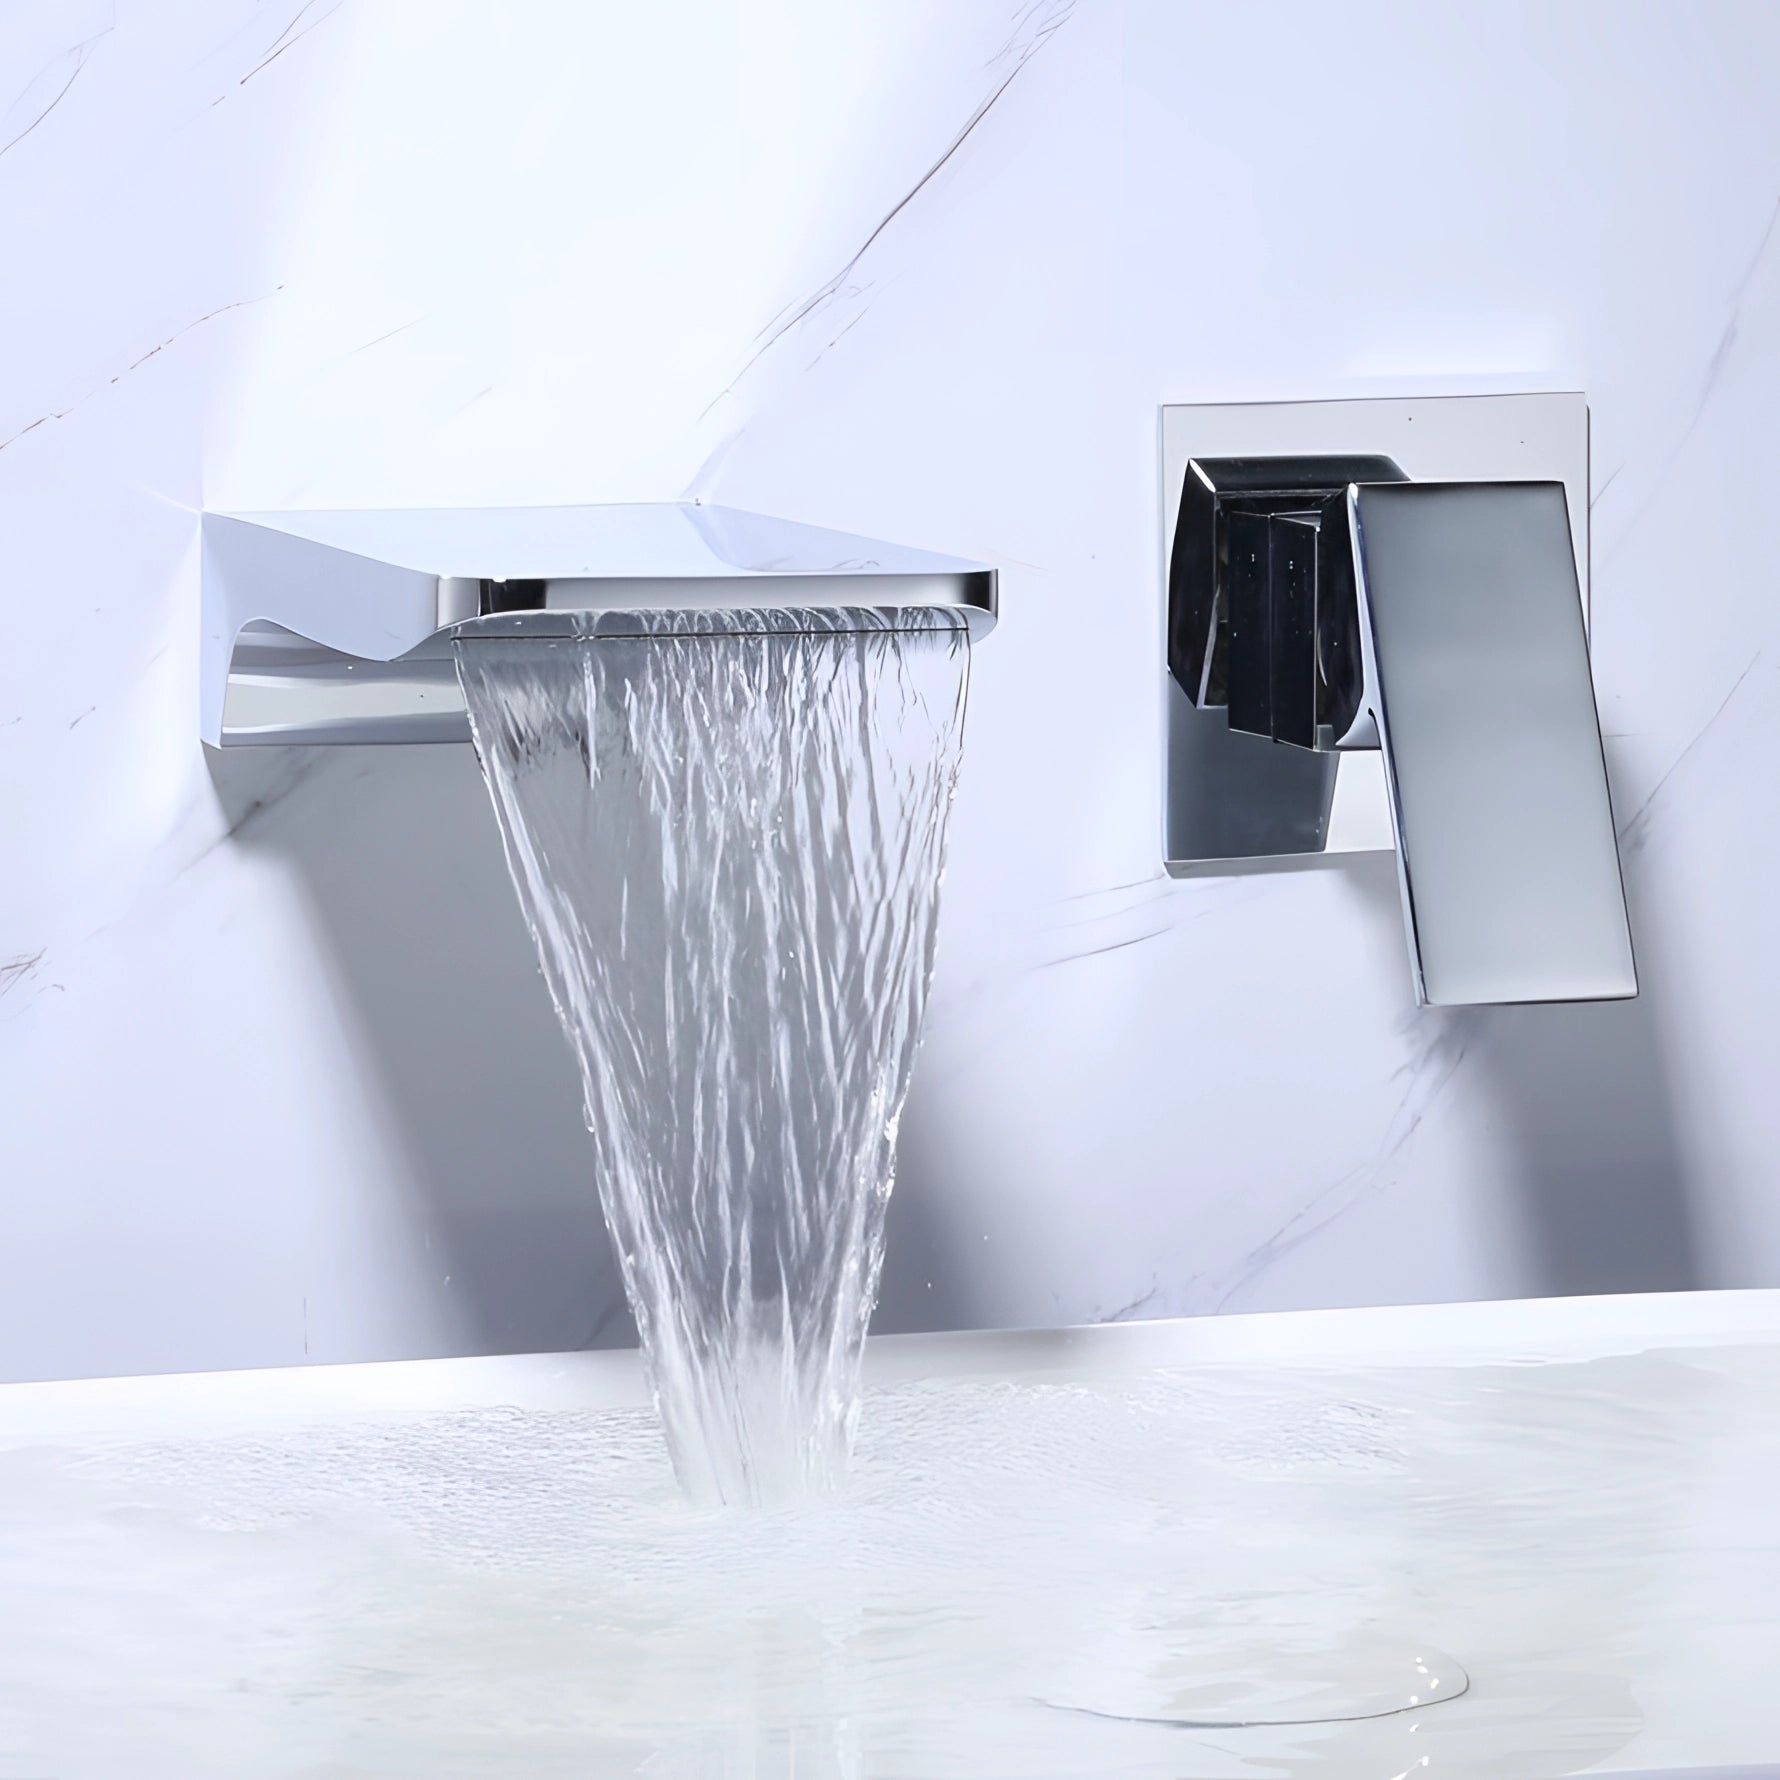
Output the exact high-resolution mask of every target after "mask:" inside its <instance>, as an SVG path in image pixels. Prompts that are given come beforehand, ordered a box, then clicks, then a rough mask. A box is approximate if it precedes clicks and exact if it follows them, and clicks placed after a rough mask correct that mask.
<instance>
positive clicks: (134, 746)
mask: <svg viewBox="0 0 1780 1780" xmlns="http://www.w3.org/2000/svg"><path fill="white" fill-rule="evenodd" d="M1777 84H1780V9H1775V8H1773V7H1771V6H1769V5H1767V4H1765V0H1743V3H1737V0H1717V3H1705V4H1697V5H1693V6H1688V7H1682V6H1678V5H1673V4H1668V3H1656V0H1569V3H1567V4H1565V5H1563V6H1552V5H1550V4H1548V3H1546V0H1518V3H1516V0H1466V3H1464V4H1455V5H1447V6H1439V7H1430V6H1426V5H1423V4H1420V0H1358V3H1355V4H1351V5H1347V6H1343V7H1340V8H1333V7H1327V6H1323V5H1321V4H1316V3H1314V0H1302V3H1300V0H1275V3H1272V4H1267V5H1248V6H1236V5H1228V4H1223V3H1219V0H1019V3H1018V4H1015V3H1014V0H999V3H997V4H988V3H986V0H859V3H858V4H853V5H849V6H846V7H836V6H833V5H832V4H829V3H828V0H664V3H662V4H659V5H654V6H635V5H620V4H603V3H602V4H588V3H583V0H515V3H514V4H511V5H506V4H503V5H495V4H490V3H487V0H483V3H482V4H476V3H473V0H260V3H256V0H191V3H190V4H186V5H182V6H179V7H168V6H164V5H160V4H157V3H155V0H115V3H113V0H18V4H15V5H13V6H11V7H8V8H7V9H5V11H4V13H3V14H0V108H3V109H0V240H3V241H4V243H5V248H4V263H3V265H0V328H3V330H4V338H5V339H6V340H7V341H8V343H9V350H8V352H7V354H6V373H5V375H4V377H0V579H3V583H4V611H5V621H6V625H7V631H8V635H7V638H6V647H5V648H4V650H0V836H3V837H4V846H5V860H6V867H5V870H4V871H3V872H0V1377H3V1378H26V1377H43V1376H57V1375H70V1374H80V1373H97V1372H130V1371H148V1370H160V1369H179V1368H201V1367H214V1366H242V1365H269V1364H284V1363H294V1362H300V1361H302V1360H304V1359H305V1358H308V1359H310V1360H318V1361H319V1360H346V1359H362V1358H387V1357H399V1356H409V1355H426V1354H453V1353H466V1352H480V1351H493V1350H509V1349H511V1350H517V1349H529V1348H546V1349H548V1348H562V1347H575V1346H580V1345H583V1344H586V1343H609V1342H613V1341H621V1340H623V1339H625V1338H626V1336H627V1333H628V1331H627V1325H626V1317H625V1313H624V1309H623V1305H622V1295H621V1293H620V1292H619V1290H618V1287H617V1284H616V1281H615V1278H614V1275H613V1270H612V1265H611V1257H610V1253H609V1250H608V1248H607V1245H606V1242H605V1239H604V1236H603V1233H602V1231H601V1229H600V1225H599V1221H598V1216H597V1211H596V1208H595V1202H594V1197H593V1190H592V1185H591V1182H590V1180H589V1178H588V1166H587V1161H586V1156H585V1150H584V1144H585V1139H584V1136H583V1133H582V1132H581V1130H580V1125H579V1110H578V1105H577V1093H576V1087H575V1083H574V1080H573V1076H572V1071H571V1068H570V1066H569V1063H568V1060H567V1057H566V1054H565V1052H564V1051H563V1049H562V1046H561V1044H560V1041H559V1039H558V1037H557V1035H556V1033H555V1030H554V1028H553V1024H552V1017H551V1014H550V1010H549V1007H548V1005H547V1002H546V999H545V995H544V991H543V988H542V985H541V982H540V980H539V978H538V976H537V972H536V969H535V965H534V962H533V960H532V958H531V955H530V952H529V942H528V940H527V938H526V935H525V934H524V932H523V930H522V928H521V925H520V921H519V917H518V914H517V910H516V907H515V905H514V903H513V899H512V895H511V891H510V889H509V888H508V886H507V884H506V882H505V877H504V869H503V866H502V862H501V859H500V854H499V847H498V844H497V840H496V836H495V831H494V826H493V821H492V817H491V815H490V813H489V811H488V809H487V807H486V801H485V797H484V794H483V792H482V789H481V786H480V783H479V780H478V777H477V774H476V769H475V763H474V761H473V759H472V758H471V757H470V755H469V752H468V751H467V750H465V749H454V748H433V749H426V748H414V749H390V750H355V749H337V750H315V751H300V750H297V751H280V750H236V751H232V752H230V753H229V754H227V755H213V754H206V752H205V751H204V750H203V749H202V748H201V747H200V745H199V743H198V741H197V739H196V737H197V730H196V722H197V718H196V697H197V694H196V669H197V623H196V586H195V569H196V559H195V540H196V514H197V512H198V510H199V509H200V508H201V507H202V506H204V505H205V504H209V505H211V506H216V507H223V508H228V507H247V506H264V507H276V506H325V505H358V506H373V505H394V504H434V503H452V502H464V503H470V502H486V503H499V502H508V501H582V500H610V499H654V498H677V497H681V496H686V495H696V496H702V497H705V498H709V499H714V500H721V501H724V502H727V503H729V504H732V505H736V506H743V507H753V508H757V509H759V510H762V511H765V512H771V513H780V514H784V515H786V516H788V517H792V518H797V519H804V520H809V521H813V522H816V523H820V524H826V525H833V526H837V527H840V528H843V529H849V530H855V531H859V532H862V533H866V534H870V535H876V536H882V537H885V538H893V539H901V540H904V541H906V542H909V543H913V544H918V545H923V546H927V547H930V548H935V549H940V550H947V551H953V552H956V553H959V554H962V555H968V556H973V557H978V558H981V559H984V560H987V561H990V562H993V563H996V564H997V565H998V566H999V567H1000V570H1001V574H1002V588H1003V609H1004V613H1005V616H1004V619H1003V622H1002V625H1001V627H1000V629H999V630H998V631H997V633H996V635H995V637H994V639H993V641H992V643H991V644H990V645H989V646H987V647H985V648H984V649H983V650H982V651H981V652H980V654H979V656H978V658H977V662H976V664H975V669H974V674H975V678H974V687H973V694H972V708H971V714H970V723H969V736H968V743H967V757H966V767H965V780H964V784H963V788H962V790H961V792H960V796H959V800H958V805H957V811H956V822H955V828H954V846H953V854H952V865H951V870H950V874H949V879H948V883H947V904H946V913H945V917H944V928H943V934H942V958H941V964H940V972H939V977H938V981H937V983H936V986H935V991H934V999H933V1014H932V1022H931V1027H930V1034H929V1038H928V1041H927V1046H926V1050H925V1052H924V1056H923V1060H922V1063H921V1066H920V1072H919V1076H918V1080H917V1085H916V1088H915V1091H914V1094H913V1097H912V1100H911V1104H910V1108H909V1112H908V1116H907V1119H906V1122H905V1127H904V1131H905V1137H904V1144H903V1151H902V1169H901V1178H900V1181H899V1185H898V1189H897V1196H896V1199H895V1202H894V1209H893V1212H892V1220H891V1255H890V1261H889V1266H888V1273H887V1278H886V1285H885V1295H884V1302H883V1305H882V1310H881V1318H880V1320H881V1323H882V1324H883V1326H885V1327H888V1328H912V1327H933V1326H965V1325H1007V1324H1047V1323H1065V1322H1078V1321H1091V1320H1098V1319H1109V1318H1119V1317H1140V1316H1165V1315H1177V1314H1186V1313H1198V1312H1215V1311H1240V1310H1253V1309H1267V1308H1283V1307H1292V1306H1309V1305H1333V1304H1355V1303H1376V1302H1391V1301H1410V1300H1431V1299H1462V1298H1475V1297H1488V1296H1512V1295H1521V1294H1533V1293H1553V1292H1593V1291H1612V1290H1628V1289H1641V1288H1654V1287H1671V1286H1673V1287H1687V1286H1714V1285H1755V1284H1766V1285H1773V1284H1780V1163H1777V1162H1776V1160H1775V1156H1776V1149H1777V1142H1776V1140H1777V1139H1780V1096H1776V1094H1775V1093H1774V1092H1773V1088H1772V1084H1771V1080H1770V1077H1771V1076H1772V1073H1773V1070H1774V1060H1775V1058H1776V1057H1777V1056H1780V1045H1777V1043H1776V1028H1777V1023H1780V1022H1777V1016H1776V1011H1775V993H1774V990H1775V983H1776V969H1777V966H1780V935H1777V933H1776V921H1775V917H1774V907H1775V899H1774V896H1773V894H1772V890H1771V885H1772V884H1773V882H1774V881H1775V876H1776V869H1775V868H1776V865H1777V864H1780V859H1777V858H1776V854H1777V852H1780V841H1777V840H1776V819H1775V812H1776V810H1777V808H1780V798H1777V795H1776V792H1775V789H1774V780H1775V776H1776V768H1777V767H1780V600H1777V599H1776V590H1775V571H1774V569H1773V566H1772V564H1773V562H1774V552H1773V549H1772V547H1771V546H1770V544H1769V541H1768V538H1767V535H1766V532H1767V520H1768V517H1769V511H1770V508H1771V505H1772V500H1773V490H1774V488H1775V487H1776V486H1780V424H1777V423H1776V412H1777V402H1776V398H1777V396H1780V246H1777V245H1776V240H1775V237H1776V232H1777V231H1776V219H1777V215H1780V212H1777V210H1776V200H1777V198H1780V112H1777V111H1776V109H1775V107H1774V106H1773V104H1772V94H1773V91H1774V90H1775V87H1776V85H1777ZM1520 388H1527V389H1543V388H1555V389H1571V388H1579V389H1583V390H1586V391H1587V392H1588V395H1589V397H1590V400H1591V403H1592V405H1593V419H1594V432H1593V445H1594V474H1593V496H1594V498H1593V510H1594V527H1595V531H1594V612H1595V646H1596V674H1597V681H1598V686H1599V691H1600V698H1601V706H1602V714H1603V719H1604V724H1605V728H1606V731H1607V738H1608V748H1609V751H1610V765H1611V769H1612V773H1613V780H1614V788H1615V795H1616V800H1617V803H1618V807H1619V812H1620V818H1621V822H1622V831H1623V840H1624V847H1625V854H1626V861H1627V866H1628V870H1629V876H1630V890H1631V895H1632V899H1633V914H1634V922H1635V930H1636V935H1637V940H1638V943H1639V948H1640V960H1641V965H1642V970H1643V976H1644V982H1645V993H1644V995H1643V996H1642V998H1641V999H1640V1000H1639V1001H1637V1002H1636V1003H1632V1004H1626V1005H1622V1006H1616V1007H1597V1008H1572V1009H1518V1010H1501V1011H1497V1012H1490V1013H1476V1012H1466V1013H1449V1014H1438V1013H1427V1012H1418V1011H1417V1010H1416V1009H1415V1008H1414V1006H1413V1005H1412V1004H1411V1000H1410V995H1409V988H1408V977H1407V972H1406V968H1405V964H1404V958H1403V947H1402V938H1401V933H1400V927H1399V919H1398V912H1397V907H1396V891H1395V884H1394V878H1393V868H1392V862H1391V861H1390V859H1389V858H1388V856H1382V855H1369V856H1364V857H1360V858H1357V859H1351V860H1347V861H1345V862H1342V863H1339V864H1331V865H1330V866H1328V867H1327V868H1324V869H1319V870H1315V871H1310V872H1305V873H1298V874H1293V875H1289V876H1267V877H1231V878H1227V879H1219V880H1210V881H1196V882H1186V883H1178V884H1177V883H1171V882H1169V881H1168V880H1167V879H1165V878H1164V877H1162V876H1161V875H1160V871H1159V864H1158V850H1159V849H1158V799H1159V771H1158V755H1159V722H1158V702H1157V697H1156V685H1157V674H1158V662H1157V654H1156V629H1157V605H1158V599H1159V592H1158V586H1157V573H1156V562H1155V559H1156V547H1155V537H1156V526H1157V511H1156V508H1157V498H1158V497H1157V489H1156V486H1155V467H1154V457H1155V425H1156V409H1157V407H1158V405H1159V404H1161V403H1163V402H1181V401H1195V400H1220V401H1235V400H1247V399H1269V398H1274V399H1281V398H1298V397H1334V396H1352V395H1367V394H1381V393H1385V394H1396V393H1407V392H1463V391H1473V390H1488V389H1520Z"/></svg>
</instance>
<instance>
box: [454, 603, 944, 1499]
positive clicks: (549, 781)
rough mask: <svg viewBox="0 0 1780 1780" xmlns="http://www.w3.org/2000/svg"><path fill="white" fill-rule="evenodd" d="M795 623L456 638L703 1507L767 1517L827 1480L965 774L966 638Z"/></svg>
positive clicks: (636, 1298)
mask: <svg viewBox="0 0 1780 1780" xmlns="http://www.w3.org/2000/svg"><path fill="white" fill-rule="evenodd" d="M811 622H812V615H811V614H808V613H799V614H786V613H779V614H773V613H735V612H726V613H721V614H708V615H699V614H644V615H642V616H640V617H639V618H638V619H637V620H636V623H635V625H634V630H635V632H636V634H634V635H625V636H612V635H604V634H602V635H599V636H593V635H583V636H576V637H568V638H551V639H543V638H532V639H508V638H502V639H494V638H488V639H466V640H463V641H460V643H459V644H458V673H459V677H460V679H461V681H462V684H463V689H464V697H465V700H466V702H467V704H468V706H469V711H470V719H471V725H472V728H473V730H474V733H475V738H476V748H477V752H478V754H479V755H480V757H481V760H482V765H483V770H484V772H485V773H486V775H487V778H488V784H489V789H490V791H491V793H492V795H493V798H494V804H495V810H496V813H497V814H498V816H499V818H500V825H501V833H502V836H503V838H504V840H505V843H506V849H507V860H508V864H509V865H510V867H511V868H512V872H513V879H514V882H515V884H516V885H517V887H518V890H519V897H520V901H521V903H522V904H523V905H524V908H525V913H526V916H527V919H528V920H529V921H530V923H531V927H532V932H533V934H534V936H535V937H536V939H537V942H538V949H539V952H540V954H541V956H542V959H543V964H544V974H545V976H546V978H547V979H548V981H549V984H550V990H551V994H552V996H553V998H554V1000H555V1003H556V1009H557V1012H558V1014H559V1015H560V1016H561V1018H562V1022H563V1025H564V1027H565V1028H566V1030H567V1032H568V1035H569V1038H570V1041H571V1042H572V1044H573V1045H574V1047H575V1051H576V1054H577V1056H578V1058H579V1061H580V1065H581V1076H582V1085H583V1090H584V1093H585V1097H586V1111H587V1122H588V1126H589V1128H590V1130H591V1131H592V1133H593V1138H594V1147H595V1151H596V1161H597V1174H598V1180H599V1185H600V1193H601V1198H602V1201H603V1204H604V1207H605V1214H606V1218H607V1222H608V1223H609V1225H610V1227H611V1230H612V1233H613V1237H614V1239H615V1241H616V1244H617V1248H618V1252H619V1256H620V1260H621V1264H622V1266H623V1269H624V1277H625V1286H626V1289H627V1290H628V1292H629V1294H630V1300H631V1305H632V1308H633V1309H634V1311H635V1313H636V1318H637V1325H638V1329H639V1332H640V1334H641V1337H642V1343H643V1351H644V1355H645V1358H646V1360H647V1363H648V1366H649V1370H650V1377H651V1382H652V1385H653V1388H654V1391H655V1395H656V1401H657V1404H658V1407H659V1409H660V1413H661V1419H662V1425H663V1428H664V1430H665V1433H666V1436H667V1442H668V1447H669V1451H670V1453H671V1454H672V1457H673V1461H674V1467H675V1470H676V1472H677V1474H678V1476H679V1478H680V1481H681V1484H682V1485H683V1486H684V1488H685V1489H686V1490H687V1492H688V1493H689V1494H690V1495H691V1496H692V1498H693V1499H694V1500H695V1501H698V1502H703V1503H718V1502H723V1503H730V1502H756V1503H757V1502H774V1501H783V1500H788V1499H791V1498H794V1497H796V1496H799V1495H802V1494H804V1493H807V1492H810V1491H819V1490H821V1489H823V1488H826V1487H828V1486H829V1485H831V1484H832V1483H833V1481H834V1480H835V1478H836V1477H837V1475H838V1473H839V1472H840V1470H841V1468H842V1467H843V1466H844V1464H845V1460H846V1456H847V1453H848V1451H849V1448H850V1446H851V1442H852V1438H853V1431H854V1425H855V1421H856V1418H857V1406H858V1369H859V1357H860V1352H861V1348H862V1346H863V1343H864V1339H865V1329H866V1323H867V1320H868V1318H869V1316H870V1313H871V1306H872V1302H873V1298H874V1296H875V1294H876V1290H877V1280H878V1272H879V1267H880V1264H881V1261H882V1257H883V1230H884V1211H885V1206H886V1203H887V1201H888V1198H889V1193H890V1185H891V1176H892V1169H893V1166H894V1154H895V1142H896V1129H897V1121H898V1119H899V1118H900V1116H901V1112H902V1105H903V1099H904V1096H905V1094H906V1093H907V1090H908V1082H909V1072H910V1068H911V1066H912V1064H913V1061H914V1053H915V1046H916V1043H917V1040H918V1038H919V1034H920V1028H921V1017H922V1012H923V1009H924V1006H925V1002H926V997H927V988H928V983H929V979H930V976H931V972H932V963H933V946H934V932H935V924H936V920H937V916H938V897H939V881H940V874H941V869H942V865H943V857H944V848H945V830H946V816H947V812H948V808H949V805H950V801H951V793H952V787H953V784H954V781H955V778H956V774H957V767H958V753H959V744H960V740H961V734H962V723H963V713H964V698H965V689H966V682H967V677H968V663H969V643H968V637H967V634H966V632H965V631H964V629H963V628H962V627H961V626H958V625H955V624H951V623H940V622H936V623H933V624H931V625H928V626H924V627H922V628H919V629H914V630H890V629H887V628H886V627H885V626H884V625H883V623H882V622H881V621H874V619H873V617H872V615H871V614H869V613H865V612H858V613H844V614H833V613H831V614H826V615H823V617H822V618H821V620H820V622H821V623H822V624H823V626H824V628H823V629H820V630H817V629H813V628H811ZM793 626H795V628H792V627H793Z"/></svg>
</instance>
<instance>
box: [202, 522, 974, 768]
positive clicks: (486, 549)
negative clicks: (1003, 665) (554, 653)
mask: <svg viewBox="0 0 1780 1780" xmlns="http://www.w3.org/2000/svg"><path fill="white" fill-rule="evenodd" d="M203 609H204V658H203V681H202V696H203V709H202V715H201V722H202V735H203V738H204V740H205V741H207V742H209V743H211V744H212V745H213V746H234V745H239V744H243V743H267V742H434V741H454V742H455V741H468V740H469V736H470V732H469V722H468V719H467V717H466V716H465V714H464V707H463V697H462V694H461V692H460V690H459V687H458V682H457V673H456V668H455V665H454V661H453V657H452V645H453V642H454V640H455V639H456V638H457V637H458V636H460V635H464V634H470V633H477V634H494V635H508V636H510V635H540V636H567V635H582V634H590V633H593V634H600V633H606V634H609V633H611V632H612V631H613V630H614V629H620V630H621V629H623V628H624V627H625V625H626V624H627V623H631V622H634V619H635V616H636V615H639V614H659V613H662V612H685V613H697V614H705V615H713V614H716V615H720V614H722V613H725V612H743V611H749V612H756V611H760V610H763V609H768V610H772V609H776V610H781V611H796V612H804V613H809V614H812V615H814V616H813V617H812V619H811V620H810V621H811V622H813V623H829V624H832V623H834V622H836V621H837V619H838V617H839V615H840V614H843V613H847V612H852V613H856V614H861V615H862V616H861V618H860V619H859V621H860V622H867V623H871V624H874V625H877V624H895V623H898V622H907V623H909V624H926V623H933V622H938V621H946V620H950V621H956V622H958V623H962V624H963V625H965V626H966V627H967V628H968V629H969V630H970V632H971V634H972V635H973V636H981V635H986V634H987V632H988V631H989V630H990V629H991V628H993V626H994V623H995V612H996V575H995V571H994V570H993V569H991V568H987V567H985V566H983V565H982V564H980V563H974V562H967V561H963V560H961V559H959V558H956V557H949V556H941V555H936V554H934V553H933V552H930V551H923V550H910V549H907V548H905V547H902V546H899V545H892V544H881V543H878V542H875V541H874V540H872V539H869V538H856V537H853V536H851V535H849V534H847V533H844V532H834V531H827V530H824V529H822V528H820V527H817V526H810V525H801V524H797V523H795V522H793V521H790V520H782V519H772V518H767V517H765V516H763V515H761V514H756V513H743V512H739V511H736V510H735V509H731V508H724V507H706V506H701V505H698V504H695V503H691V502H665V503H658V504H643V505H614V506H596V507H514V508H456V509H441V510H425V509H416V510H406V511H370V510H367V511H345V512H324V513H235V514H225V513H206V514H205V515H204V519H203Z"/></svg>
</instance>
